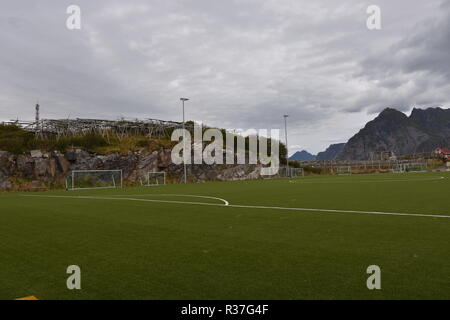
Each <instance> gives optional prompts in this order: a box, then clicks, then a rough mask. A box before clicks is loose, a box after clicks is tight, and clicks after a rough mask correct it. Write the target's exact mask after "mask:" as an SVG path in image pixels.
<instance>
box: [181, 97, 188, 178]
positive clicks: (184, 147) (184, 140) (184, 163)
mask: <svg viewBox="0 0 450 320" xmlns="http://www.w3.org/2000/svg"><path fill="white" fill-rule="evenodd" d="M180 100H181V102H182V104H183V166H184V183H187V172H186V136H185V119H184V102H185V101H188V100H189V99H188V98H180Z"/></svg>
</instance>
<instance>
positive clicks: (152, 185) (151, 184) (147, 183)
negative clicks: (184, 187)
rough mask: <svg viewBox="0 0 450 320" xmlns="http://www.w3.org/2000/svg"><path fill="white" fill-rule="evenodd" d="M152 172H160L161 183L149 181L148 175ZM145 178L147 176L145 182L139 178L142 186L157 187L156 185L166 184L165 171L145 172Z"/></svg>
mask: <svg viewBox="0 0 450 320" xmlns="http://www.w3.org/2000/svg"><path fill="white" fill-rule="evenodd" d="M153 173H156V174H162V176H163V183H162V184H160V183H150V176H151V174H153ZM146 178H147V182H146V183H144V181H142V178H141V185H142V186H144V187H158V186H165V185H166V173H165V172H164V171H149V172H147V176H146Z"/></svg>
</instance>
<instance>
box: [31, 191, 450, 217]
mask: <svg viewBox="0 0 450 320" xmlns="http://www.w3.org/2000/svg"><path fill="white" fill-rule="evenodd" d="M23 196H24V197H38V198H67V199H89V200H126V201H142V202H158V203H175V204H192V205H203V206H212V207H227V208H244V209H270V210H288V211H314V212H329V213H358V214H373V215H386V216H409V217H426V218H450V216H446V215H436V214H421V213H401V212H380V211H355V210H338V209H314V208H289V207H270V206H249V205H238V204H229V205H226V204H217V203H205V202H189V201H174V200H150V199H135V198H114V197H112V198H111V197H93V196H40V195H23Z"/></svg>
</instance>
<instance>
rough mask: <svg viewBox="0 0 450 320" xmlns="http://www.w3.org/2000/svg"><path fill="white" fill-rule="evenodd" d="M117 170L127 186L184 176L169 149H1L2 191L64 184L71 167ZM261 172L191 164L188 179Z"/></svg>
mask: <svg viewBox="0 0 450 320" xmlns="http://www.w3.org/2000/svg"><path fill="white" fill-rule="evenodd" d="M114 169H122V170H123V178H124V183H125V185H139V182H140V179H141V177H142V176H145V175H146V174H147V173H148V172H151V171H165V172H166V174H167V179H168V180H169V181H170V182H179V181H181V178H182V176H183V166H182V165H174V164H173V163H172V161H171V150H170V149H161V150H158V151H154V152H151V153H145V152H130V153H129V154H127V155H120V154H117V153H114V154H110V155H97V154H91V153H88V152H86V151H83V150H80V149H72V150H67V152H65V153H64V154H63V153H60V152H41V151H39V150H35V151H31V152H30V153H29V154H24V155H18V156H16V155H12V154H10V153H8V152H5V151H0V190H33V189H41V188H49V187H63V186H65V180H66V177H67V176H68V175H69V173H70V172H71V171H72V170H114ZM260 172H261V168H260V167H259V166H256V165H213V166H210V165H192V166H191V165H188V175H189V180H190V181H193V182H200V181H206V180H244V179H256V178H259V177H260Z"/></svg>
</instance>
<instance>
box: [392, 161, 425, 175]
mask: <svg viewBox="0 0 450 320" xmlns="http://www.w3.org/2000/svg"><path fill="white" fill-rule="evenodd" d="M427 170H428V167H427V164H426V163H425V162H415V163H397V164H395V165H394V166H393V167H392V172H393V173H405V172H427Z"/></svg>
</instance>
